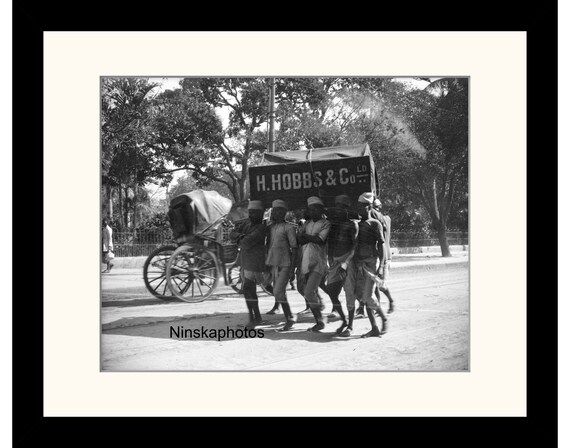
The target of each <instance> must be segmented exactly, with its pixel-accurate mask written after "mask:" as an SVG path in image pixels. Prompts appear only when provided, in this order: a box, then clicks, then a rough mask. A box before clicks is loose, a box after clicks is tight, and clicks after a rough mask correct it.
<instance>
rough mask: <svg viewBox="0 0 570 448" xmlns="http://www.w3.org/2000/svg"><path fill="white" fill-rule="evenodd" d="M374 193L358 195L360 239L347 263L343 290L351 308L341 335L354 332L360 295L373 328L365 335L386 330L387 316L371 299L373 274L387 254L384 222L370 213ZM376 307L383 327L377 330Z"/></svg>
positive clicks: (380, 333) (374, 334)
mask: <svg viewBox="0 0 570 448" xmlns="http://www.w3.org/2000/svg"><path fill="white" fill-rule="evenodd" d="M373 201H374V195H373V194H372V193H362V194H361V195H360V197H359V198H358V214H359V215H360V221H359V222H358V239H357V243H356V250H355V254H354V256H353V257H352V259H351V260H350V262H349V263H348V270H347V276H346V281H345V283H344V290H345V293H346V306H347V308H348V326H347V328H346V330H344V331H343V332H342V333H341V334H340V336H342V337H348V336H350V335H351V334H352V324H353V322H354V313H355V306H354V304H355V301H356V298H357V297H358V298H360V299H361V300H362V302H364V304H365V307H366V311H367V314H368V319H369V320H370V325H371V326H372V329H371V330H370V331H369V332H368V333H366V334H364V335H362V337H370V336H381V335H382V334H384V333H386V331H387V325H386V316H384V313H383V312H382V308H380V306H379V305H378V304H376V302H375V301H374V300H373V299H372V293H373V289H374V285H375V282H374V280H373V276H374V275H377V269H378V267H379V266H381V264H382V259H383V256H384V253H383V252H384V251H383V245H384V234H383V230H382V224H381V223H380V221H378V220H377V219H374V218H372V217H371V216H370V209H371V208H372V202H373ZM374 310H379V312H380V317H381V319H382V330H381V331H380V330H379V329H378V325H377V324H376V318H375V317H374Z"/></svg>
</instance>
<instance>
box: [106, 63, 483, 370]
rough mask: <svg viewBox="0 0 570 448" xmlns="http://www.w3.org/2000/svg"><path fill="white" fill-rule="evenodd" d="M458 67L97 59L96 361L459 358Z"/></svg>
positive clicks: (353, 365)
mask: <svg viewBox="0 0 570 448" xmlns="http://www.w3.org/2000/svg"><path fill="white" fill-rule="evenodd" d="M470 82H471V80H470V77H469V76H468V75H464V76H459V75H445V74H433V75H417V74H409V75H405V76H403V75H399V76H382V77H380V76H362V77H346V76H345V77H340V76H339V77H335V76H331V75H326V76H298V77H291V76H283V77H279V76H274V77H267V76H245V77H236V76H210V77H198V76H184V75H180V76H170V75H169V76H157V75H152V76H151V75H149V76H131V75H125V76H117V75H114V76H101V77H100V249H101V250H100V291H101V297H100V298H101V302H100V324H101V326H100V329H101V334H100V371H101V372H176V371H203V372H217V371H231V372H242V371H252V372H255V371H259V372H264V371H284V372H289V371H302V372H313V371H320V372H351V371H352V372H368V371H370V372H458V373H462V372H463V373H465V372H467V373H468V372H470V371H471V368H472V366H471V363H470V359H471V333H470V328H471V326H470V324H471V313H470V255H469V250H470V245H469V241H470V238H469V230H470V226H469V222H470V219H469V217H470V215H469V204H470V197H469V192H470V182H469V172H470V170H469V162H470V113H469V111H470Z"/></svg>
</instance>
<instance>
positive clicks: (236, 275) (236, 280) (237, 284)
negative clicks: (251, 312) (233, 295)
mask: <svg viewBox="0 0 570 448" xmlns="http://www.w3.org/2000/svg"><path fill="white" fill-rule="evenodd" d="M228 282H229V284H230V286H231V287H232V288H233V290H234V291H235V292H237V293H238V294H243V289H242V286H243V280H242V278H241V263H240V262H239V261H238V262H237V263H235V264H234V265H232V267H231V268H230V269H229V270H228Z"/></svg>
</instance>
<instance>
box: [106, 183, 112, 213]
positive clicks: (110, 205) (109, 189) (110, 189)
mask: <svg viewBox="0 0 570 448" xmlns="http://www.w3.org/2000/svg"><path fill="white" fill-rule="evenodd" d="M107 188H108V192H109V211H108V213H109V219H111V220H113V187H112V186H111V185H109V186H108V187H107Z"/></svg>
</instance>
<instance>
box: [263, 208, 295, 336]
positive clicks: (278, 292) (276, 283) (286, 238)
mask: <svg viewBox="0 0 570 448" xmlns="http://www.w3.org/2000/svg"><path fill="white" fill-rule="evenodd" d="M271 206H272V211H271V220H272V224H271V225H270V226H269V227H268V232H267V257H266V259H265V264H266V265H267V266H269V267H270V268H271V273H272V276H273V295H274V296H275V300H276V301H277V303H280V304H281V308H282V309H283V313H284V314H285V319H286V322H285V325H284V326H283V328H282V329H281V331H288V330H290V329H291V328H293V325H294V323H295V321H296V319H295V317H294V316H293V313H292V312H291V307H290V306H289V302H287V292H286V291H287V284H288V282H289V277H290V275H291V270H292V269H293V268H294V260H296V259H297V237H296V235H295V226H293V225H292V224H290V223H288V222H285V215H286V213H287V203H286V202H285V201H282V200H280V199H277V200H275V201H273V203H272V204H271Z"/></svg>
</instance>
